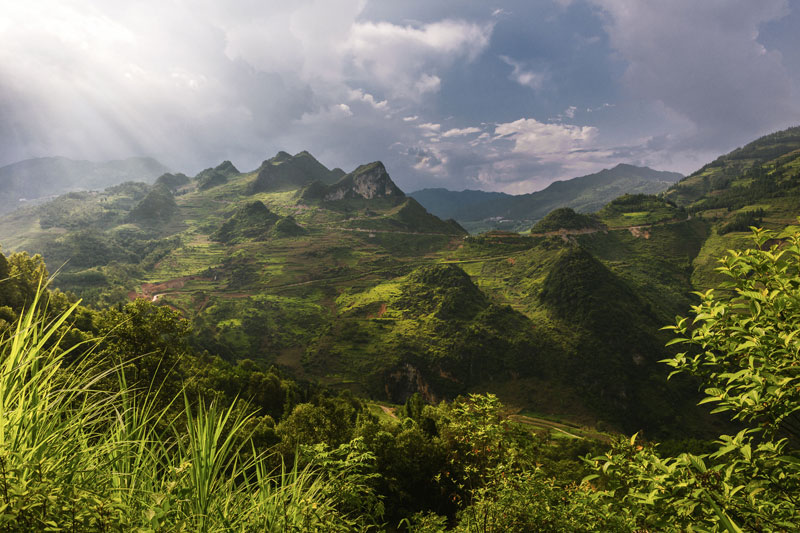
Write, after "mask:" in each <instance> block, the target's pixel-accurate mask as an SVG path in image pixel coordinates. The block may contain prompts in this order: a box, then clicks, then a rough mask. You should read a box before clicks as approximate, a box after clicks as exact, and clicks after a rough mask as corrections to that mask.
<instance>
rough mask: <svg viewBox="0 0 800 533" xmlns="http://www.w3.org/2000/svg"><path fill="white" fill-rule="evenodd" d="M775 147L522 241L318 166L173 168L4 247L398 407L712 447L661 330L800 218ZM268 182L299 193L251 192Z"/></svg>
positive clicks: (62, 212) (309, 375)
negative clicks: (729, 173)
mask: <svg viewBox="0 0 800 533" xmlns="http://www.w3.org/2000/svg"><path fill="white" fill-rule="evenodd" d="M779 137H780V138H781V141H780V143H779V144H780V150H776V149H775V147H774V146H773V147H772V148H770V150H772V151H769V152H768V151H767V148H758V147H757V149H756V150H751V152H755V154H756V155H757V156H758V157H750V158H749V161H750V162H749V163H748V167H747V168H746V169H744V172H745V174H744V175H740V176H738V177H734V178H733V179H731V180H728V181H726V182H724V183H719V185H718V186H717V188H714V189H709V190H706V191H701V192H700V193H698V194H696V195H695V197H694V199H692V200H691V201H689V202H684V201H683V200H681V201H677V200H678V199H676V198H674V197H673V196H672V194H674V193H670V192H667V193H665V194H664V195H652V194H644V193H636V194H624V195H621V196H618V197H616V198H613V199H612V200H611V201H609V202H607V203H606V204H605V205H604V206H602V207H601V208H599V209H596V212H595V213H593V214H592V215H586V214H583V213H580V212H578V210H576V209H572V208H560V209H557V210H555V211H553V212H551V213H550V214H549V215H548V216H546V217H545V216H543V219H542V221H541V224H540V225H538V226H537V227H536V229H535V230H534V231H533V232H532V233H530V234H526V235H521V234H517V233H513V232H502V231H493V232H488V233H485V234H481V235H465V232H464V230H463V228H461V227H460V226H459V224H458V223H457V222H455V221H445V220H442V219H441V218H439V217H437V216H436V215H434V214H432V213H430V212H429V211H427V210H426V209H425V208H424V207H423V205H422V204H421V203H420V202H418V201H417V200H416V199H414V198H413V197H409V196H407V195H405V194H404V193H403V191H401V190H400V189H399V188H397V186H396V185H395V184H394V181H393V180H392V179H391V177H390V176H389V174H388V171H387V169H386V168H385V167H384V166H383V165H382V164H380V163H379V162H374V163H370V164H367V165H363V166H361V167H359V168H357V169H355V170H354V171H353V172H350V173H347V174H345V173H343V172H336V171H330V170H328V169H327V168H325V167H324V166H323V165H321V164H319V163H318V162H316V160H315V159H313V158H312V157H311V156H310V155H308V156H305V155H301V154H303V153H302V152H301V154H298V156H290V155H288V154H278V155H277V156H275V157H274V158H272V159H270V160H267V161H271V162H270V163H269V165H271V166H273V167H275V169H273V170H270V171H268V172H266V173H265V172H263V171H264V165H262V167H260V168H259V169H257V170H256V171H254V172H249V173H248V172H245V173H239V172H235V171H233V170H230V171H229V172H227V175H226V177H225V180H224V181H221V182H220V183H218V184H216V185H214V186H210V187H201V180H200V179H193V180H190V181H189V182H188V183H186V182H185V180H184V179H183V178H181V177H180V176H179V175H172V176H173V177H171V178H170V177H165V178H164V179H161V180H160V182H159V184H158V185H156V186H148V185H146V184H136V183H126V184H123V185H119V186H116V187H113V188H110V189H107V190H106V191H104V192H102V193H96V192H95V193H89V192H85V193H70V194H68V195H64V196H62V197H59V198H57V199H55V200H53V201H51V202H48V203H46V204H43V205H40V206H29V207H27V208H24V209H20V210H17V211H16V212H14V213H12V214H9V215H6V216H4V217H0V244H2V245H3V250H4V251H6V252H7V251H10V250H21V249H24V250H28V251H30V252H32V253H33V252H41V253H43V254H44V256H45V259H46V261H47V262H48V264H49V265H53V267H54V268H55V267H58V266H61V265H64V266H63V268H62V270H61V273H60V274H59V276H58V277H57V279H56V282H55V283H56V285H57V286H58V287H60V288H61V289H63V290H68V291H71V292H74V293H75V294H77V295H79V296H81V297H83V298H84V299H85V301H87V302H89V303H92V304H94V305H96V306H103V305H116V304H119V303H122V302H124V301H126V300H128V299H131V298H136V297H143V298H147V299H149V300H151V301H154V302H156V303H157V304H158V305H168V306H170V307H172V308H174V309H176V310H178V311H180V312H181V313H182V314H183V316H185V317H186V318H187V319H188V320H189V321H191V324H192V327H193V331H194V334H193V338H192V342H193V344H194V345H195V346H197V347H198V349H201V350H208V352H209V353H211V354H214V355H218V356H220V357H222V358H224V359H227V360H231V361H236V360H242V359H253V360H257V361H259V362H260V363H261V364H265V365H275V366H277V367H280V368H282V369H283V370H284V371H286V372H287V373H290V374H293V375H294V376H296V377H298V378H300V379H304V380H311V381H317V382H319V383H321V384H323V385H325V386H329V387H334V388H346V389H349V390H352V391H354V392H356V393H360V394H365V395H369V396H370V397H372V398H375V399H380V400H384V401H391V402H402V401H405V400H406V399H408V398H409V397H410V396H411V395H412V394H413V393H416V392H418V393H420V394H421V395H422V396H423V397H424V398H426V399H427V400H428V401H433V402H435V401H438V400H441V399H447V398H452V397H454V396H455V395H458V394H463V393H466V392H470V391H491V392H497V393H498V394H499V395H500V396H501V397H502V398H503V399H504V401H506V402H507V403H509V404H512V405H514V406H515V407H516V408H518V409H528V410H530V411H532V412H536V413H543V414H549V415H552V416H557V417H566V418H568V419H569V420H577V421H580V423H587V424H597V423H600V422H602V423H603V424H605V425H607V426H608V427H612V428H618V429H623V430H625V431H636V430H638V429H641V428H645V429H646V430H647V431H648V434H650V435H654V436H655V435H658V434H666V433H669V432H671V431H674V430H675V428H680V431H681V434H691V433H693V432H696V433H700V434H702V433H703V431H706V430H708V429H709V428H711V427H713V424H712V423H711V422H709V421H708V420H706V419H704V418H702V417H700V416H699V415H698V410H697V409H696V408H695V407H694V405H695V404H696V402H697V399H698V398H697V395H696V386H695V384H694V383H689V382H681V381H677V380H671V381H669V382H667V381H666V380H665V377H666V375H667V374H668V372H669V369H668V368H665V367H664V365H662V364H660V363H659V360H661V359H664V358H666V357H668V356H669V355H670V353H672V352H671V350H673V349H674V348H667V347H665V344H666V342H667V341H668V340H669V338H670V334H669V333H668V332H665V331H663V330H661V327H662V326H664V325H666V324H669V323H671V322H672V321H673V320H674V317H675V316H676V315H678V314H685V313H687V311H688V310H689V309H690V307H691V306H692V305H693V304H694V303H696V300H695V298H696V297H695V296H693V292H692V291H698V290H701V291H702V290H706V289H708V288H710V287H713V286H715V285H716V283H717V281H718V278H717V277H716V276H718V275H719V274H718V273H717V272H716V271H715V267H716V266H717V259H718V258H719V257H720V256H721V255H722V254H724V252H725V250H726V249H730V248H740V247H742V246H745V245H747V241H746V238H745V237H746V232H745V231H743V230H746V227H742V226H743V225H746V223H747V222H748V221H750V220H760V221H761V222H762V223H763V224H764V225H765V226H767V227H770V228H772V229H776V230H782V229H783V228H785V227H786V226H787V225H788V224H791V223H792V221H793V217H794V216H796V214H797V213H796V211H797V206H798V205H800V189H798V188H797V187H795V185H794V183H795V181H796V180H798V179H800V178H798V169H800V142H797V141H795V140H793V137H792V136H791V135H786V134H784V135H782V136H779ZM772 144H773V145H774V144H775V143H774V142H773V143H772ZM795 145H796V146H795ZM764 146H768V145H764ZM793 146H795V148H794V149H793V148H792V147H793ZM746 148H747V147H746ZM767 152H768V153H767ZM751 155H752V154H751ZM730 156H731V154H729V156H723V158H721V160H723V161H740V160H736V159H732V158H731V157H730ZM298 159H299V162H298V161H297V160H298ZM314 162H316V163H314ZM295 163H297V165H296V166H293V165H295ZM317 164H319V166H317ZM726 164H728V163H726ZM282 165H288V166H287V167H286V168H285V169H283V170H276V169H278V168H280V167H281V166H282ZM303 165H307V166H306V167H303ZM320 167H321V168H320ZM723 167H724V165H723ZM723 167H721V168H723ZM218 168H219V167H218ZM234 168H235V167H234ZM303 168H305V170H303ZM714 168H716V167H714ZM212 170H214V169H212ZM222 170H223V169H220V171H222ZM290 170H291V171H290ZM634 170H635V169H634ZM634 170H631V169H630V168H628V169H626V168H625V167H622V168H617V169H616V171H617V172H619V173H620V174H625V173H626V172H630V173H633V172H634ZM706 171H708V169H706V170H704V171H703V172H706ZM269 172H272V174H269ZM275 172H277V173H278V174H276V173H275ZM613 172H614V170H613V169H612V171H606V174H603V173H599V174H600V175H601V178H602V176H605V178H607V179H608V180H610V181H613V180H611V178H609V177H608V173H612V174H613ZM281 173H282V174H281ZM748 173H750V174H748ZM267 174H268V175H270V176H272V177H273V178H274V177H275V176H277V175H282V176H284V177H286V176H289V177H290V178H291V179H288V178H287V179H283V178H282V179H281V180H277V181H275V180H273V181H272V182H270V183H272V184H276V183H281V185H280V186H276V187H275V188H274V189H270V190H260V188H259V187H255V186H254V184H256V183H259V182H262V183H263V177H264V176H265V175H267ZM648 175H649V176H651V177H653V179H654V181H658V180H657V179H655V178H657V177H658V176H659V175H660V174H657V173H653V174H648ZM320 177H322V178H324V180H320V179H319V178H320ZM690 178H691V177H690ZM690 178H687V180H684V182H682V183H684V185H675V186H674V187H673V189H670V190H671V191H672V190H675V189H677V188H679V187H686V186H687V185H686V183H685V182H687V181H689V179H690ZM570 181H575V180H570ZM585 181H589V182H591V179H589V177H584V178H582V179H581V178H579V179H578V180H577V181H576V183H573V184H571V185H570V183H569V182H564V183H566V185H564V184H563V183H562V184H554V185H553V186H551V187H552V189H554V190H555V191H556V192H558V191H559V190H561V189H564V188H567V189H569V188H570V187H572V188H573V189H572V190H584V191H588V190H590V189H591V186H590V185H587V184H585V183H584V184H583V185H582V186H581V183H582V182H585ZM610 181H609V182H610ZM701 181H702V180H701ZM597 182H598V178H597V176H595V181H594V183H595V184H596V183H597ZM690 184H691V182H690ZM171 185H172V186H173V188H172V189H170V188H169V187H170V186H171ZM268 188H269V187H268ZM548 189H550V188H548ZM542 192H544V191H542ZM551 193H552V191H551ZM548 194H550V193H548ZM553 194H555V193H553ZM523 196H525V197H528V196H531V195H523ZM494 197H495V199H498V200H502V199H503V198H504V196H502V195H495V196H494ZM512 198H515V197H512ZM720 199H725V202H727V203H726V204H720V203H719V202H720ZM737 202H738V203H737ZM742 202H744V203H742ZM476 205H477V204H476ZM512 207H513V206H512ZM148 212H150V213H151V215H150V216H146V215H145V214H146V213H148ZM529 227H530V226H528V227H526V229H527V228H529ZM712 431H713V430H712Z"/></svg>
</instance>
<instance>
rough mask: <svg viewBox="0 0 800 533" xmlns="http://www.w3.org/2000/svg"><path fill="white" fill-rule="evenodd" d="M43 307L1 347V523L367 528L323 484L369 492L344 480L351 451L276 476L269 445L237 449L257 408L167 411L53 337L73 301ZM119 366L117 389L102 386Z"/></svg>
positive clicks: (98, 527) (11, 526) (32, 526)
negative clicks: (52, 315)
mask: <svg viewBox="0 0 800 533" xmlns="http://www.w3.org/2000/svg"><path fill="white" fill-rule="evenodd" d="M38 304H39V299H38V297H37V298H35V299H34V301H32V302H31V303H30V305H29V307H28V308H27V309H26V310H25V312H24V313H23V314H22V316H21V318H20V320H19V321H18V322H17V324H16V325H15V329H14V330H13V333H12V334H11V335H10V337H8V338H6V339H5V340H4V341H3V343H2V347H0V349H1V350H2V351H0V369H2V372H0V391H1V393H0V508H2V514H0V529H2V530H4V531H44V530H53V531H56V530H67V531H111V530H114V531H201V532H210V531H254V530H263V528H265V527H266V528H281V530H295V531H301V530H302V531H308V530H315V531H357V530H363V529H365V528H366V526H367V522H366V521H365V518H364V517H348V516H347V515H346V514H345V512H343V511H341V510H340V509H342V508H344V507H346V505H345V501H344V500H342V498H341V497H340V495H338V494H336V493H335V492H332V491H331V490H328V487H331V486H333V485H331V483H330V480H331V479H338V480H340V481H341V483H343V484H344V485H340V486H350V487H353V490H359V491H361V493H362V494H364V495H365V497H370V494H371V493H370V492H369V491H370V489H369V488H368V487H366V488H363V489H362V488H360V484H361V482H362V479H363V478H362V477H359V476H360V474H359V475H358V476H356V477H355V478H352V479H351V478H350V475H351V474H350V466H349V463H348V460H347V459H348V458H345V459H344V460H342V461H341V465H340V466H341V468H338V470H337V467H336V466H331V465H330V464H326V465H324V468H322V467H321V466H315V465H314V464H313V463H312V464H310V465H309V466H308V467H306V468H304V469H300V468H299V467H297V466H296V465H295V467H293V468H292V469H289V470H288V471H287V470H286V469H284V470H282V471H281V473H280V474H278V475H275V474H273V473H271V467H270V466H269V464H270V463H269V462H268V461H267V457H266V456H265V455H264V454H262V453H257V452H255V453H251V454H249V455H248V454H242V453H240V452H241V451H243V450H245V449H246V448H247V446H248V445H249V437H250V430H248V429H247V428H248V427H249V425H248V422H249V421H250V420H251V419H252V415H250V414H248V413H246V412H245V413H242V411H241V410H239V409H238V408H234V406H231V407H228V408H221V407H219V406H218V405H217V404H216V403H215V402H211V403H210V404H205V403H204V402H202V401H201V402H199V403H198V404H197V405H196V406H193V405H192V404H191V403H190V402H189V401H188V400H185V405H184V408H183V409H182V410H181V412H180V413H179V416H177V417H175V419H174V420H172V419H170V420H166V419H165V416H167V410H166V409H167V408H166V407H158V406H157V405H156V404H155V403H154V402H153V396H148V395H145V394H142V393H141V392H138V391H136V390H134V389H132V388H130V387H128V385H127V383H126V381H125V371H124V369H123V368H121V367H112V368H110V369H106V368H102V367H98V366H97V365H95V364H94V363H93V362H92V361H91V359H81V358H77V359H76V361H75V362H73V363H71V364H68V362H67V358H66V357H67V356H68V355H69V354H70V351H77V350H78V348H77V347H76V348H73V349H72V350H61V349H59V346H58V344H59V343H58V342H56V343H52V342H51V341H52V340H53V339H54V338H55V337H57V336H58V334H59V333H58V332H59V331H61V326H62V325H63V324H65V323H66V321H67V320H69V319H70V316H71V314H72V313H74V312H75V310H76V308H77V304H74V305H73V306H72V307H71V308H69V309H67V310H66V311H65V312H64V313H62V314H60V315H59V316H58V317H57V318H56V319H55V320H53V321H52V322H47V321H45V319H44V316H43V314H42V313H41V311H40V310H39V307H38ZM55 340H58V339H57V338H56V339H55ZM48 346H50V347H48ZM114 374H115V375H117V376H118V379H119V380H120V385H119V387H118V390H117V391H116V392H105V391H103V390H99V389H98V388H97V386H96V384H97V382H98V380H102V379H104V378H105V377H108V376H110V375H114ZM206 405H208V406H207V407H206ZM165 421H166V422H169V424H168V425H167V426H165V425H164V422H165ZM164 427H167V428H168V429H167V430H166V431H164V430H162V429H159V428H164ZM250 446H252V445H250ZM317 472H320V474H317Z"/></svg>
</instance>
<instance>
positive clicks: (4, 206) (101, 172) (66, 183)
mask: <svg viewBox="0 0 800 533" xmlns="http://www.w3.org/2000/svg"><path fill="white" fill-rule="evenodd" d="M168 170H169V169H168V168H167V167H165V166H164V165H162V164H161V163H159V162H158V161H156V160H155V159H152V158H149V157H132V158H129V159H124V160H118V161H105V162H101V163H96V162H92V161H76V160H73V159H68V158H66V157H41V158H36V159H27V160H25V161H20V162H18V163H13V164H11V165H7V166H4V167H1V168H0V213H7V212H9V211H13V210H14V209H16V208H18V207H20V206H22V205H25V204H26V203H30V202H33V201H36V200H41V199H45V198H52V197H53V196H56V195H59V194H64V193H67V192H70V191H77V190H102V189H105V188H106V187H110V186H112V185H118V184H120V183H123V182H125V181H143V182H147V183H150V182H152V181H153V180H154V179H155V178H156V177H158V176H159V175H161V174H164V173H165V172H167V171H168Z"/></svg>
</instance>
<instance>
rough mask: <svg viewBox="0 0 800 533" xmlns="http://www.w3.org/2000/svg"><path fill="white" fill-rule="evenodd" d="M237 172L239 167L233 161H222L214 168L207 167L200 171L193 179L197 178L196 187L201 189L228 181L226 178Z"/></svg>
mask: <svg viewBox="0 0 800 533" xmlns="http://www.w3.org/2000/svg"><path fill="white" fill-rule="evenodd" d="M239 173H240V172H239V169H237V168H236V167H235V166H233V163H231V162H230V161H223V162H222V163H220V164H219V165H217V166H216V167H215V168H207V169H205V170H203V171H201V172H200V173H198V174H197V176H195V177H194V179H195V180H197V187H198V188H199V189H200V190H201V191H202V190H205V189H210V188H211V187H216V186H217V185H222V184H224V183H228V178H230V177H233V176H236V175H237V174H239Z"/></svg>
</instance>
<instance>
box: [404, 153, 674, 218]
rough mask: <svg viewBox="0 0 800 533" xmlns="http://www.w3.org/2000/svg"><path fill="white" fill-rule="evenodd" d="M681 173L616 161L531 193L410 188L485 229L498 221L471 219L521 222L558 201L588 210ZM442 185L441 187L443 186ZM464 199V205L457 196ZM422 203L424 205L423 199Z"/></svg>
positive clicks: (652, 190) (445, 213)
mask: <svg viewBox="0 0 800 533" xmlns="http://www.w3.org/2000/svg"><path fill="white" fill-rule="evenodd" d="M681 177H683V176H682V175H681V174H678V173H676V172H667V171H659V170H653V169H651V168H649V167H637V166H634V165H629V164H624V163H621V164H619V165H617V166H615V167H613V168H611V169H604V170H601V171H599V172H596V173H593V174H588V175H585V176H579V177H576V178H572V179H569V180H560V181H555V182H553V183H551V184H550V185H548V186H547V187H545V188H544V189H542V190H541V191H536V192H533V193H527V194H520V195H508V194H505V193H496V192H492V193H488V192H484V191H461V192H455V191H447V189H422V190H420V191H415V192H412V193H409V196H412V197H414V198H417V200H419V201H420V203H422V204H423V205H425V206H426V208H427V209H428V210H429V211H431V212H433V213H435V214H437V215H438V216H440V217H446V218H454V219H456V220H457V221H459V222H460V223H461V224H465V223H466V225H467V226H471V227H473V228H479V229H489V228H491V227H496V226H498V224H494V226H493V225H492V224H491V223H488V224H483V225H480V224H475V223H476V222H478V221H481V220H487V219H495V220H496V222H499V221H500V220H503V219H504V220H507V221H511V225H510V226H509V225H508V224H506V227H509V228H511V227H513V228H518V229H521V228H526V227H530V226H531V224H533V223H534V222H536V221H538V220H539V219H541V218H543V217H544V216H545V215H546V214H547V213H549V212H550V211H552V210H553V209H556V208H559V207H569V208H572V209H574V210H575V211H577V212H580V213H590V212H593V211H597V210H599V209H600V208H602V207H603V206H604V205H605V204H607V203H608V202H610V201H611V200H613V199H614V198H616V197H618V196H621V195H622V194H626V193H628V194H638V193H642V194H657V193H660V192H662V191H663V190H665V189H666V188H667V187H668V186H669V185H671V184H672V183H674V182H676V181H677V180H678V179H680V178H681ZM442 191H444V192H442ZM461 201H463V202H464V203H463V205H459V202H461ZM426 204H427V205H426ZM470 223H472V224H470Z"/></svg>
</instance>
